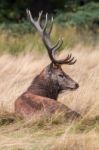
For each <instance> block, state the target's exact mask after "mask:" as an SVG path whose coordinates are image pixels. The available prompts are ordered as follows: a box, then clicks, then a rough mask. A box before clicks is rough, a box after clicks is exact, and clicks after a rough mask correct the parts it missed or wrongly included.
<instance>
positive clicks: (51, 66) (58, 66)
mask: <svg viewBox="0 0 99 150" xmlns="http://www.w3.org/2000/svg"><path fill="white" fill-rule="evenodd" d="M50 68H51V69H58V68H60V65H58V64H54V63H51V64H50Z"/></svg>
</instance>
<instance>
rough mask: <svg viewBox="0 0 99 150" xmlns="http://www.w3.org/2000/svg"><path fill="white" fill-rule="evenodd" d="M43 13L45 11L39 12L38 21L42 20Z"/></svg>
mask: <svg viewBox="0 0 99 150" xmlns="http://www.w3.org/2000/svg"><path fill="white" fill-rule="evenodd" d="M42 14H43V11H41V12H40V13H39V17H38V20H37V22H38V23H40V20H41V17H42Z"/></svg>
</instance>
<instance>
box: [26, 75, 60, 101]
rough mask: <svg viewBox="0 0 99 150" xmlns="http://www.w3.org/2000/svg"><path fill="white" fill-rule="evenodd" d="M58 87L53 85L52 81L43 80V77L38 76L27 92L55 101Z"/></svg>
mask: <svg viewBox="0 0 99 150" xmlns="http://www.w3.org/2000/svg"><path fill="white" fill-rule="evenodd" d="M58 87H59V86H58V85H57V84H55V83H53V81H52V80H50V79H49V80H48V79H45V78H44V77H41V76H40V75H38V76H37V77H36V78H35V79H34V80H33V82H32V84H31V85H30V87H29V88H28V91H30V92H31V93H33V94H36V95H39V96H44V97H48V98H51V99H55V100H57V97H58V94H59V88H58Z"/></svg>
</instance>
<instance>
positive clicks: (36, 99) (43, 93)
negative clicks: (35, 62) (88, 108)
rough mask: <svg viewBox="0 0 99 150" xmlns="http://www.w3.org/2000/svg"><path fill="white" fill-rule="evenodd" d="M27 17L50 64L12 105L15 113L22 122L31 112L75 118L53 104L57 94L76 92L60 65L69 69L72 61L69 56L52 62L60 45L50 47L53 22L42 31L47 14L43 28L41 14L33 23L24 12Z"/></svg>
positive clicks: (59, 105) (29, 16)
mask: <svg viewBox="0 0 99 150" xmlns="http://www.w3.org/2000/svg"><path fill="white" fill-rule="evenodd" d="M27 16H28V19H29V20H30V22H31V23H32V24H33V26H34V27H35V28H36V30H37V31H38V32H39V34H40V36H41V38H42V41H43V43H44V45H45V47H46V49H47V51H48V54H49V57H50V60H51V63H50V64H49V65H48V66H47V67H45V68H44V69H43V71H42V72H41V73H40V74H39V75H37V76H36V77H35V78H34V80H33V81H32V83H31V85H30V87H29V88H28V89H27V91H26V92H24V93H23V94H22V95H21V96H20V97H19V98H18V99H17V100H16V101H15V112H16V113H17V114H18V115H20V116H22V117H24V118H31V117H32V116H33V114H34V113H35V112H36V113H37V112H40V111H44V112H48V113H55V112H56V111H57V110H58V111H66V113H67V114H68V116H70V115H73V116H74V117H75V116H76V117H77V116H79V114H78V113H77V112H75V111H72V110H71V109H69V108H68V107H67V106H65V105H64V104H61V103H60V102H58V101H56V100H57V97H58V94H59V93H60V92H62V91H64V90H76V89H77V88H78V87H79V85H78V83H76V82H75V81H73V80H72V79H71V78H70V77H69V76H68V75H67V74H66V73H65V72H64V71H63V70H62V68H61V65H63V64H67V65H73V64H74V63H75V62H76V60H75V59H74V57H72V56H71V54H70V55H68V56H67V57H66V58H65V59H62V60H57V59H56V58H55V51H56V50H57V49H59V48H60V47H61V45H62V43H63V41H62V39H59V40H58V42H57V43H56V44H55V45H54V46H52V44H51V40H50V34H51V31H52V27H53V18H52V20H51V27H50V29H49V31H48V30H47V29H46V28H47V23H48V16H47V14H46V21H45V25H44V27H42V25H41V17H42V12H41V13H40V14H39V17H38V20H37V21H34V19H33V18H32V15H31V12H30V11H29V10H27Z"/></svg>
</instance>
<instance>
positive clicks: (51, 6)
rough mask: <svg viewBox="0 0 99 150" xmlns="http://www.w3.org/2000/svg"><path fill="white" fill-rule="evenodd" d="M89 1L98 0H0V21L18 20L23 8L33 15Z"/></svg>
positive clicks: (69, 8)
mask: <svg viewBox="0 0 99 150" xmlns="http://www.w3.org/2000/svg"><path fill="white" fill-rule="evenodd" d="M90 1H95V2H98V1H99V0H0V21H4V20H7V21H8V20H10V21H18V20H21V19H22V18H24V17H25V15H26V14H25V10H26V8H29V9H30V10H31V11H32V14H33V15H34V16H37V14H38V12H39V11H41V10H43V11H44V12H49V13H55V12H56V10H64V8H68V9H67V10H69V11H72V7H73V6H75V7H77V6H79V5H85V4H86V3H88V2H90Z"/></svg>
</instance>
